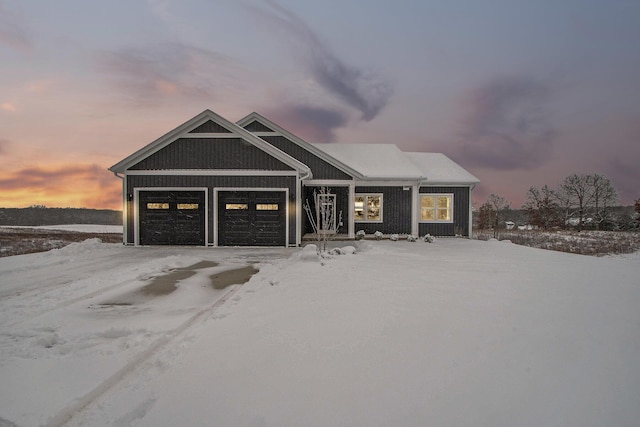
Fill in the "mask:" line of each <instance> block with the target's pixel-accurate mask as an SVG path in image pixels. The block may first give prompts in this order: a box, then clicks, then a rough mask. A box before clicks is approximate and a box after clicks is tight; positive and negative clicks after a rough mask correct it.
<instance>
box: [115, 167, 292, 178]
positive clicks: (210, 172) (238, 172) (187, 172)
mask: <svg viewBox="0 0 640 427" xmlns="http://www.w3.org/2000/svg"><path fill="white" fill-rule="evenodd" d="M126 175H148V176H152V175H154V176H155V175H184V176H298V171H295V170H291V171H286V170H285V171H279V170H275V171H274V170H253V169H247V170H243V169H153V170H129V171H127V172H126Z"/></svg>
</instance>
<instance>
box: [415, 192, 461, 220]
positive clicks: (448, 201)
mask: <svg viewBox="0 0 640 427" xmlns="http://www.w3.org/2000/svg"><path fill="white" fill-rule="evenodd" d="M420 221H423V222H453V194H422V195H421V196H420Z"/></svg>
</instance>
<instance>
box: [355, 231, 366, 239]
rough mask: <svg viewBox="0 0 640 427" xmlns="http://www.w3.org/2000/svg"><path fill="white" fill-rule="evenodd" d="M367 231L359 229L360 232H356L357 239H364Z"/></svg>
mask: <svg viewBox="0 0 640 427" xmlns="http://www.w3.org/2000/svg"><path fill="white" fill-rule="evenodd" d="M366 234H367V233H365V232H364V230H358V232H357V233H356V240H364V236H365V235H366Z"/></svg>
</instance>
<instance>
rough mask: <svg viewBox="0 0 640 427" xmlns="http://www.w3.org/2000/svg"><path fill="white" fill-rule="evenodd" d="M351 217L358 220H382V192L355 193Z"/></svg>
mask: <svg viewBox="0 0 640 427" xmlns="http://www.w3.org/2000/svg"><path fill="white" fill-rule="evenodd" d="M353 218H354V220H355V221H359V222H382V194H357V195H356V197H355V212H354V215H353Z"/></svg>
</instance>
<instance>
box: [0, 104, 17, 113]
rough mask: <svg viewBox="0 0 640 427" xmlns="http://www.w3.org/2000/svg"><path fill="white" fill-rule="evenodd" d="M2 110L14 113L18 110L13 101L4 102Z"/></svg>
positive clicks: (1, 105)
mask: <svg viewBox="0 0 640 427" xmlns="http://www.w3.org/2000/svg"><path fill="white" fill-rule="evenodd" d="M0 110H2V111H8V112H10V113H13V112H14V111H16V106H15V105H14V104H13V103H11V102H3V103H2V104H0Z"/></svg>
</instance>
